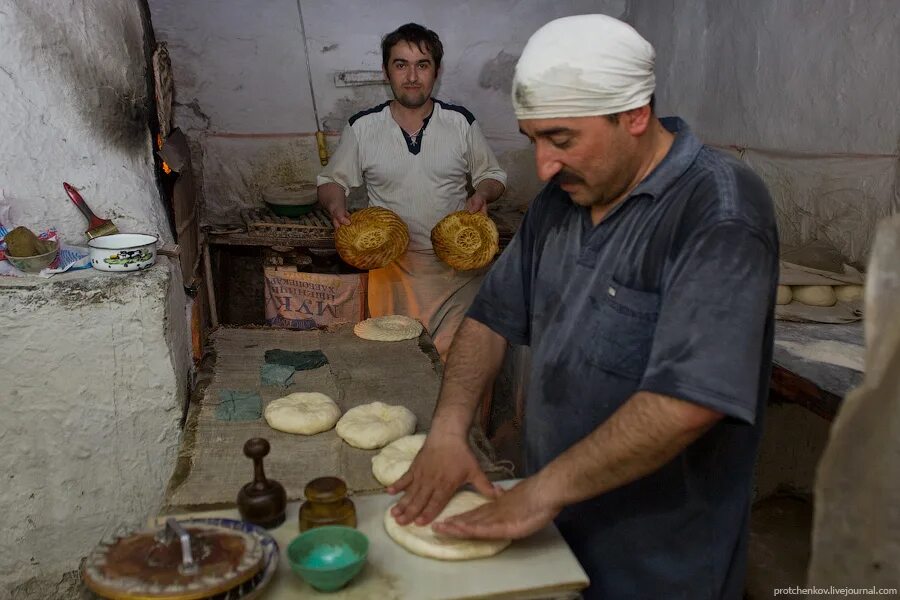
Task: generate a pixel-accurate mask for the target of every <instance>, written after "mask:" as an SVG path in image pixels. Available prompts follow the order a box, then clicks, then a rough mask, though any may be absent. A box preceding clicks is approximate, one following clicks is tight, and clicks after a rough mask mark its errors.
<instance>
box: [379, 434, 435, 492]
mask: <svg viewBox="0 0 900 600" xmlns="http://www.w3.org/2000/svg"><path fill="white" fill-rule="evenodd" d="M424 443H425V434H424V433H419V434H416V435H407V436H406V437H402V438H400V439H398V440H394V441H393V442H391V443H390V444H388V445H387V446H385V447H384V448H382V449H381V452H379V453H378V454H376V455H375V456H373V457H372V475H374V476H375V479H377V480H378V482H379V483H380V484H381V485H383V486H385V487H387V486H389V485H391V484H393V483H394V482H395V481H397V480H398V479H400V478H401V477H403V476H404V475H405V474H406V472H407V471H408V470H409V466H410V465H411V464H412V462H413V460H414V459H415V458H416V455H417V454H418V453H419V450H421V449H422V445H423V444H424Z"/></svg>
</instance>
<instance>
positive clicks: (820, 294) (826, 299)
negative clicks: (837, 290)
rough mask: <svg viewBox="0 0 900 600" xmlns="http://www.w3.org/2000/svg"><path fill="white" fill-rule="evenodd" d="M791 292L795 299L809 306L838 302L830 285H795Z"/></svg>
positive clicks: (831, 304)
mask: <svg viewBox="0 0 900 600" xmlns="http://www.w3.org/2000/svg"><path fill="white" fill-rule="evenodd" d="M791 294H793V296H794V300H796V301H797V302H800V303H801V304H806V305H807V306H834V303H835V302H837V298H836V297H835V295H834V290H833V289H831V286H830V285H795V286H793V287H792V288H791Z"/></svg>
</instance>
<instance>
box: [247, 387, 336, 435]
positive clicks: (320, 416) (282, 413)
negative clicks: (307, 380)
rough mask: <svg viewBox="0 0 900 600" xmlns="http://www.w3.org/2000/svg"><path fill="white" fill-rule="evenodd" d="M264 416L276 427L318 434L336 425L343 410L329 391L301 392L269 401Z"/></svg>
mask: <svg viewBox="0 0 900 600" xmlns="http://www.w3.org/2000/svg"><path fill="white" fill-rule="evenodd" d="M264 416H265V417H266V422H267V423H268V424H269V427H271V428H272V429H277V430H278V431H284V432H286V433H299V434H302V435H314V434H316V433H321V432H323V431H328V430H329V429H331V428H332V427H334V424H335V423H337V421H338V419H339V418H341V409H340V408H338V405H337V404H335V402H334V400H332V399H331V398H329V397H328V396H326V395H325V394H320V393H318V392H297V393H294V394H289V395H287V396H285V397H283V398H278V399H277V400H273V401H272V402H269V405H268V406H266V410H265V413H264Z"/></svg>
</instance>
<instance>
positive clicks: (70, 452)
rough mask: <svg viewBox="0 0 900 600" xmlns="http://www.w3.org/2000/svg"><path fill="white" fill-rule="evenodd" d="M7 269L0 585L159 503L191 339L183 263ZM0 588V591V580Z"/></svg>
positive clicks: (43, 568) (68, 555) (64, 564)
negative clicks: (30, 272)
mask: <svg viewBox="0 0 900 600" xmlns="http://www.w3.org/2000/svg"><path fill="white" fill-rule="evenodd" d="M95 273H96V272H94V271H81V272H77V273H74V274H71V275H69V274H67V275H63V276H58V277H56V278H53V279H50V280H42V279H36V278H29V279H28V280H24V279H18V278H16V279H13V278H0V331H2V332H3V340H4V342H3V348H4V350H3V352H0V398H2V404H0V406H2V414H3V416H2V427H0V473H2V474H3V475H2V477H3V485H2V487H0V531H3V538H2V542H0V589H2V588H3V587H4V585H8V584H11V583H14V582H21V581H25V580H27V579H29V578H31V577H40V576H46V575H49V574H58V573H61V572H63V571H66V570H70V569H75V568H77V567H78V563H79V561H80V559H81V557H82V556H84V555H85V554H87V552H89V551H90V549H91V548H92V547H93V546H94V545H95V544H96V543H98V542H99V541H100V540H101V539H102V538H103V537H104V536H107V535H109V534H112V533H113V532H114V531H116V529H117V528H119V527H122V526H136V525H139V524H141V523H143V522H145V520H146V519H147V517H148V516H149V515H151V514H153V513H154V512H155V511H156V510H158V507H159V504H160V502H161V500H162V494H163V491H164V490H165V486H166V483H167V481H168V478H169V476H170V475H171V472H172V468H173V466H174V462H175V458H176V453H177V449H178V441H179V436H180V432H179V428H178V422H179V419H180V417H181V406H182V402H183V400H184V395H185V391H186V387H187V374H186V368H187V365H189V364H190V357H189V347H190V346H189V340H188V336H187V328H186V327H185V317H184V303H185V298H184V293H183V287H182V285H183V284H182V280H181V275H180V271H179V269H178V268H177V266H176V263H172V262H170V261H169V260H168V259H167V258H162V257H161V258H160V261H159V262H158V263H157V264H156V265H155V266H154V267H152V268H151V269H149V270H147V271H144V272H140V273H130V274H102V275H97V274H95ZM0 595H2V593H0Z"/></svg>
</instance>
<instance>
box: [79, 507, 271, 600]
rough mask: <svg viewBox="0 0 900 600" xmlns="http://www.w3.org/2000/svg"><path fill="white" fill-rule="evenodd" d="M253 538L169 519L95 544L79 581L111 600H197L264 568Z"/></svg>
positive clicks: (261, 548)
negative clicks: (162, 525)
mask: <svg viewBox="0 0 900 600" xmlns="http://www.w3.org/2000/svg"><path fill="white" fill-rule="evenodd" d="M263 559H264V549H263V547H262V545H261V544H260V543H259V541H258V540H257V539H256V538H255V537H254V536H252V535H250V534H248V533H245V532H243V531H238V530H235V529H229V528H226V527H219V526H215V525H202V524H190V525H186V526H185V527H182V526H181V525H180V524H178V522H177V521H175V519H169V520H168V521H167V523H166V527H165V528H164V529H162V530H147V531H139V532H137V533H131V534H127V535H124V536H120V537H117V538H115V539H113V540H112V541H111V542H109V543H103V544H100V545H99V546H98V547H97V548H95V549H94V551H93V552H91V554H90V555H89V556H88V557H87V559H86V560H85V564H84V568H83V570H82V577H83V578H84V583H85V585H87V587H88V588H90V589H91V590H92V591H93V592H95V593H96V594H98V595H100V596H102V597H103V598H110V599H112V600H126V599H127V600H200V599H202V598H208V597H210V596H215V595H216V594H220V593H222V592H226V591H228V590H231V589H233V588H235V587H237V586H239V585H240V584H242V583H244V582H245V581H247V580H249V579H251V578H252V577H254V576H255V575H256V574H257V573H259V572H260V570H261V569H262V568H263V567H264V560H263Z"/></svg>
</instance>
